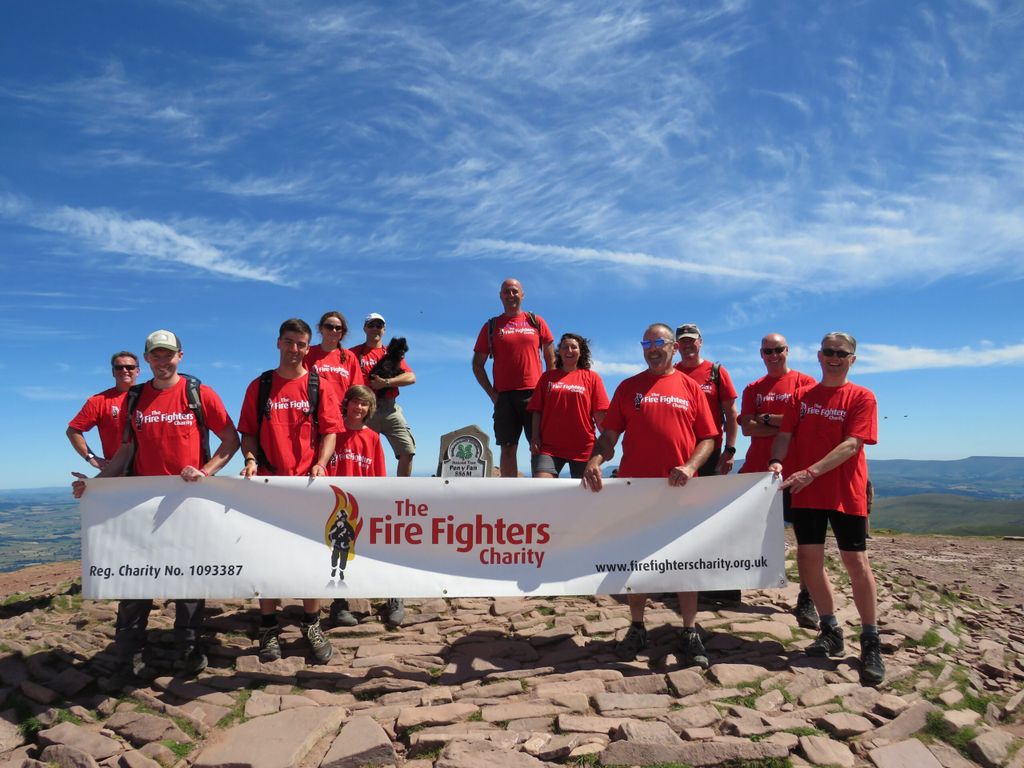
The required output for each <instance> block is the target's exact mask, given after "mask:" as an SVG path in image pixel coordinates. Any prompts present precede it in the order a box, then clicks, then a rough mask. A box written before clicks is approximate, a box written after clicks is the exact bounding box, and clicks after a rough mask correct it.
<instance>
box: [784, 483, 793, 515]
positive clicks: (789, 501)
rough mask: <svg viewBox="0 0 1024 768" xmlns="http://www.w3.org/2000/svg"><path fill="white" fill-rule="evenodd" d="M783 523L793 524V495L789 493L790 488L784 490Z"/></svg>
mask: <svg viewBox="0 0 1024 768" xmlns="http://www.w3.org/2000/svg"><path fill="white" fill-rule="evenodd" d="M782 522H784V523H792V522H793V494H791V493H790V492H789V488H783V489H782Z"/></svg>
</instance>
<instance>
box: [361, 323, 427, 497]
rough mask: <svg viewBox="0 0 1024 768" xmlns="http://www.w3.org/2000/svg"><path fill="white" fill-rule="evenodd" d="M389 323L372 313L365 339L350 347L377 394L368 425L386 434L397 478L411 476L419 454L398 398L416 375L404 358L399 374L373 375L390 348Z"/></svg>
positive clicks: (366, 326)
mask: <svg viewBox="0 0 1024 768" xmlns="http://www.w3.org/2000/svg"><path fill="white" fill-rule="evenodd" d="M385 327H386V323H385V321H384V317H383V315H380V314H378V313H377V312H371V313H370V314H368V315H367V316H366V319H365V320H364V321H363V332H364V333H365V334H366V341H365V342H364V343H362V344H358V345H356V346H354V347H351V348H350V349H349V352H352V353H353V354H354V355H355V356H356V358H357V359H358V360H359V368H360V370H361V371H362V373H363V378H364V379H365V380H366V385H367V386H368V387H369V388H370V389H372V390H373V391H374V393H375V394H376V395H377V410H376V411H374V413H373V415H372V416H371V417H370V418H369V419H368V420H367V422H366V426H368V427H369V428H370V429H372V430H373V431H375V432H378V433H379V434H382V435H384V437H386V438H387V439H388V442H389V443H390V444H391V449H392V450H393V451H394V452H395V458H396V459H397V460H398V471H397V472H395V474H396V475H397V476H398V477H409V476H410V475H411V474H412V457H413V456H415V455H416V439H415V438H414V437H413V436H412V430H410V429H409V424H408V423H407V422H406V420H405V414H404V413H402V406H400V405H399V404H398V403H397V402H396V401H397V399H398V394H399V392H398V388H399V387H408V386H409V385H410V384H415V383H416V374H415V373H413V371H412V368H410V367H409V366H408V364H407V363H406V362H405V357H403V358H402V360H401V363H400V367H401V371H402V372H401V373H400V374H398V375H397V376H390V377H387V378H382V377H380V376H376V375H374V376H371V375H370V371H371V370H373V367H374V366H375V365H376V364H377V363H379V362H380V361H381V359H383V357H384V355H385V354H386V353H387V351H388V348H387V347H386V346H385V345H384V328H385Z"/></svg>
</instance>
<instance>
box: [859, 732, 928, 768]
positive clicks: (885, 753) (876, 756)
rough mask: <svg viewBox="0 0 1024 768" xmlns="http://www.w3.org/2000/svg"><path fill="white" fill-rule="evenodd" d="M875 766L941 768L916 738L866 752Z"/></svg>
mask: <svg viewBox="0 0 1024 768" xmlns="http://www.w3.org/2000/svg"><path fill="white" fill-rule="evenodd" d="M868 758H870V760H871V762H872V763H874V764H875V768H942V763H940V762H939V760H938V759H937V758H936V757H935V755H933V754H932V753H931V752H930V751H929V750H928V747H926V746H925V745H924V744H922V743H921V742H920V741H918V740H917V739H907V740H906V741H901V742H900V743H899V744H890V745H888V746H886V747H879V748H878V749H872V750H871V751H870V752H868Z"/></svg>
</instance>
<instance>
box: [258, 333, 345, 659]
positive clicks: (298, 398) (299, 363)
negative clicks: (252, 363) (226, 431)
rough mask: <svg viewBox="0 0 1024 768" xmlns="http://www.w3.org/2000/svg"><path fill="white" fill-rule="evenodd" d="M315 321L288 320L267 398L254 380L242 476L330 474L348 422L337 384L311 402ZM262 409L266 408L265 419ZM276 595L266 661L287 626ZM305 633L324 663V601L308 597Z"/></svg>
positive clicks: (265, 632)
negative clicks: (309, 361)
mask: <svg viewBox="0 0 1024 768" xmlns="http://www.w3.org/2000/svg"><path fill="white" fill-rule="evenodd" d="M312 335H313V334H312V331H311V330H310V327H309V325H308V324H307V323H306V322H305V321H304V320H300V319H298V318H292V319H290V320H285V321H284V322H283V323H282V324H281V328H280V331H279V332H278V338H277V349H278V352H279V355H280V361H279V363H278V366H277V368H276V369H275V370H274V372H273V376H272V379H271V383H270V392H269V395H268V399H267V402H266V403H258V402H257V400H258V399H259V390H260V379H261V378H262V377H257V378H256V379H254V380H253V381H252V383H251V384H249V388H248V389H247V390H246V392H245V400H244V401H243V402H242V416H241V418H240V419H239V420H238V429H239V431H240V432H241V433H242V454H243V456H245V466H244V467H243V468H242V477H246V478H250V477H253V476H255V475H277V476H283V477H295V476H299V475H309V476H310V477H322V476H324V475H326V474H327V463H328V462H329V461H330V459H331V457H332V456H333V455H334V445H335V439H336V436H337V434H338V433H339V432H341V431H343V429H344V427H343V426H342V424H341V418H340V417H341V411H340V408H339V406H338V400H337V397H336V395H335V388H334V387H332V386H321V387H320V388H319V392H320V394H319V402H318V403H317V407H316V417H317V418H314V414H313V413H312V412H311V410H312V403H310V402H309V399H310V398H309V371H308V370H307V369H306V367H305V365H304V364H303V358H304V356H305V355H306V352H307V350H308V349H309V340H310V338H312ZM260 412H263V413H265V416H264V417H263V419H262V420H261V419H260V417H259V414H260ZM277 603H278V601H277V600H276V599H260V616H261V622H260V628H259V632H258V637H259V643H260V661H262V662H269V661H275V660H277V659H280V658H281V642H280V639H279V635H280V632H281V629H280V626H279V625H278V622H277ZM302 610H303V617H302V625H301V626H302V634H303V636H304V637H305V638H306V640H307V641H308V642H309V647H310V648H311V649H312V651H313V656H314V657H315V658H316V660H317V661H319V662H320V663H321V664H324V663H326V662H327V661H328V660H329V659H330V658H331V656H332V655H333V653H334V649H333V648H332V647H331V643H330V641H329V640H328V639H327V638H326V637H325V636H324V633H323V631H322V630H321V628H320V616H319V614H320V601H319V600H316V599H312V598H304V599H303V600H302Z"/></svg>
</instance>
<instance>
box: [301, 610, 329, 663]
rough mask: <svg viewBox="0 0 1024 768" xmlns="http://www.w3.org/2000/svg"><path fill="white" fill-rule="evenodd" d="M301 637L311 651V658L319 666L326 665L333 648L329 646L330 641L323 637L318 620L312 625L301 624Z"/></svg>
mask: <svg viewBox="0 0 1024 768" xmlns="http://www.w3.org/2000/svg"><path fill="white" fill-rule="evenodd" d="M302 636H303V637H305V638H306V640H307V642H308V643H309V647H310V648H311V649H312V651H313V657H314V658H315V659H316V660H317V661H318V662H320V663H321V664H326V663H327V662H328V661H329V660H330V658H331V656H333V655H334V647H333V646H332V645H331V641H330V640H328V639H327V638H326V637H324V633H323V630H322V629H320V619H317V620H316V621H314V622H313V623H312V624H307V623H306V622H302Z"/></svg>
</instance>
